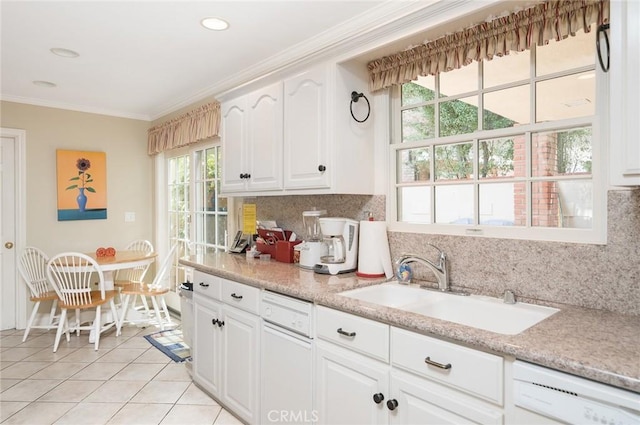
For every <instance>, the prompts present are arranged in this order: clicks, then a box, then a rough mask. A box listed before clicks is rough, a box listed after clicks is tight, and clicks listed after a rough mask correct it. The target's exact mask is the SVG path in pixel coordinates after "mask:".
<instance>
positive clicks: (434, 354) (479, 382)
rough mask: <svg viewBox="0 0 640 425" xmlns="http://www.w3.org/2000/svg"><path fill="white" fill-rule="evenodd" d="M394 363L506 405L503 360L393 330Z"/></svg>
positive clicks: (392, 351)
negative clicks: (504, 399) (503, 402)
mask: <svg viewBox="0 0 640 425" xmlns="http://www.w3.org/2000/svg"><path fill="white" fill-rule="evenodd" d="M391 347H392V348H391V363H392V364H393V365H394V366H397V367H400V368H403V369H405V370H408V371H410V372H413V373H416V374H418V375H421V376H424V377H427V378H429V379H432V380H435V381H438V382H442V383H444V384H447V385H450V386H452V387H454V388H458V389H460V390H463V391H466V392H468V393H470V394H473V395H476V396H479V397H481V398H484V399H486V400H489V401H492V402H494V403H497V404H498V405H502V398H503V396H502V394H503V389H502V382H503V358H502V357H499V356H495V355H493V354H488V353H484V352H482V351H477V350H473V349H471V348H466V347H462V346H459V345H456V344H452V343H449V342H446V341H441V340H439V339H436V338H431V337H428V336H425V335H420V334H417V333H415V332H410V331H406V330H404V329H398V328H391Z"/></svg>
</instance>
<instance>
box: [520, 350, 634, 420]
mask: <svg viewBox="0 0 640 425" xmlns="http://www.w3.org/2000/svg"><path fill="white" fill-rule="evenodd" d="M513 379H514V386H513V390H514V402H515V404H516V406H520V407H523V408H525V409H528V410H531V411H534V412H537V413H540V414H542V415H545V416H547V417H550V418H554V419H558V420H561V421H563V422H566V423H569V424H580V425H582V424H594V425H595V424H600V425H638V424H640V394H638V393H635V392H633V391H627V390H623V389H620V388H616V387H612V386H609V385H605V384H600V383H597V382H594V381H590V380H588V379H585V378H580V377H578V376H574V375H570V374H567V373H564V372H559V371H556V370H553V369H548V368H546V367H542V366H537V365H533V364H531V363H526V362H523V361H519V360H516V361H515V362H514V364H513Z"/></svg>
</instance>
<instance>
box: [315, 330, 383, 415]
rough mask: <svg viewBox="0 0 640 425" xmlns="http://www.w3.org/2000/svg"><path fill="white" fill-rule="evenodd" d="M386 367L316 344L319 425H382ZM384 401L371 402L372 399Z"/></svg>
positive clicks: (318, 342)
mask: <svg viewBox="0 0 640 425" xmlns="http://www.w3.org/2000/svg"><path fill="white" fill-rule="evenodd" d="M388 374H389V372H388V366H387V365H385V364H384V363H380V362H377V361H375V360H372V359H370V358H367V357H364V356H361V355H360V354H356V353H354V352H351V351H349V350H346V349H343V348H340V347H337V346H335V345H332V344H328V343H324V342H323V341H317V342H316V410H317V419H318V423H319V424H331V425H333V424H345V425H357V424H383V423H387V421H388V415H389V413H388V412H389V410H388V409H387V407H386V401H387V399H388V397H389V395H388V388H389V378H388ZM376 394H379V395H381V396H382V397H383V398H384V400H382V401H381V402H380V403H376V402H374V395H376Z"/></svg>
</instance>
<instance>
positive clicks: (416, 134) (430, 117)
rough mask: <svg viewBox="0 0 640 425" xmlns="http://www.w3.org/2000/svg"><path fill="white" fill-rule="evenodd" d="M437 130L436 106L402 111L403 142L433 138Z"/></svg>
mask: <svg viewBox="0 0 640 425" xmlns="http://www.w3.org/2000/svg"><path fill="white" fill-rule="evenodd" d="M435 134H436V130H435V107H434V105H426V106H420V107H418V108H412V109H405V110H404V111H402V141H403V142H413V141H416V140H425V139H430V138H433V137H434V136H435Z"/></svg>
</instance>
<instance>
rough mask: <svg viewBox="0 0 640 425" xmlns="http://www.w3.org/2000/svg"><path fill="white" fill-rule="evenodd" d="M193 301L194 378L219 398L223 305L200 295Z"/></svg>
mask: <svg viewBox="0 0 640 425" xmlns="http://www.w3.org/2000/svg"><path fill="white" fill-rule="evenodd" d="M193 300H194V305H193V308H194V310H193V315H194V329H193V332H194V337H193V342H194V347H192V348H193V378H194V380H195V381H196V382H197V383H198V384H200V385H201V386H202V387H203V388H204V389H206V390H207V391H209V392H210V393H211V394H212V395H214V396H216V397H219V396H220V383H221V381H220V365H221V361H220V353H221V352H222V350H221V349H220V344H221V341H222V329H221V327H220V326H218V321H219V320H222V305H221V304H220V303H218V302H215V301H213V300H208V299H206V298H205V297H203V296H202V295H199V294H193Z"/></svg>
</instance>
